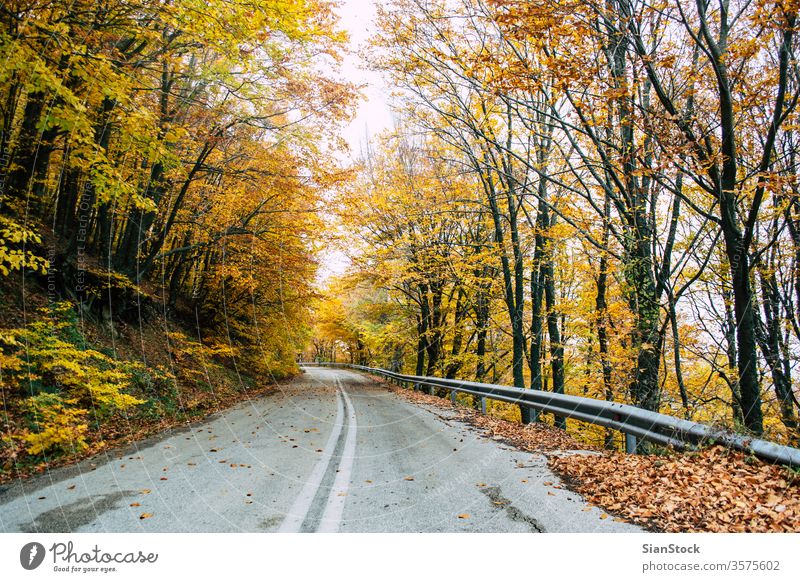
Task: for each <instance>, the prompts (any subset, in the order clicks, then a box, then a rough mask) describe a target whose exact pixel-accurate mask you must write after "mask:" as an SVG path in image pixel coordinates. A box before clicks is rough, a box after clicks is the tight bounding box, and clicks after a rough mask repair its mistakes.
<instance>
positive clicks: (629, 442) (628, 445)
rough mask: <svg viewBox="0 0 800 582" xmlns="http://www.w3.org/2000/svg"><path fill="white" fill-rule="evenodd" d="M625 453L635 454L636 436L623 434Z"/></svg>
mask: <svg viewBox="0 0 800 582" xmlns="http://www.w3.org/2000/svg"><path fill="white" fill-rule="evenodd" d="M625 452H626V453H628V454H629V455H635V454H636V435H633V434H628V433H625Z"/></svg>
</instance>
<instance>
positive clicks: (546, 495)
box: [0, 368, 640, 532]
mask: <svg viewBox="0 0 800 582" xmlns="http://www.w3.org/2000/svg"><path fill="white" fill-rule="evenodd" d="M453 416H454V415H453V414H452V412H450V411H447V410H444V409H438V408H433V407H430V408H428V407H424V406H418V405H415V404H411V403H409V402H406V401H405V400H403V399H402V398H401V397H399V396H397V395H395V394H393V393H391V392H389V391H388V390H386V389H385V388H382V387H381V386H380V385H376V384H375V383H373V382H371V381H369V380H368V379H367V378H366V377H364V376H361V375H360V374H357V373H354V372H349V371H345V370H332V369H322V368H309V369H307V370H306V373H305V374H304V375H303V376H301V377H300V378H298V379H296V380H295V381H293V382H291V383H289V384H287V385H284V386H282V387H281V391H280V392H279V393H277V394H272V395H270V396H265V397H260V398H257V399H253V400H251V401H249V402H247V403H244V404H241V405H238V406H236V407H234V408H231V409H229V410H227V411H225V412H224V413H222V414H219V415H216V416H215V417H212V418H210V419H208V420H207V421H206V422H204V423H201V424H197V425H194V426H192V427H191V428H187V429H185V430H181V431H172V432H170V433H168V434H163V435H160V436H159V437H156V438H153V439H149V440H147V441H143V442H141V443H137V444H136V445H133V446H132V447H130V448H129V449H126V450H124V451H109V452H108V453H106V454H104V455H101V456H98V457H94V458H93V459H89V460H88V461H85V462H82V463H80V464H78V465H75V466H73V467H65V468H62V469H56V470H53V471H50V472H49V473H47V474H45V475H43V476H39V477H36V478H34V479H29V480H20V481H17V482H15V483H12V484H10V485H8V486H5V487H4V488H3V489H2V490H0V530H2V531H5V532H19V531H22V532H98V531H99V532H139V531H144V532H238V531H246V532H261V531H263V532H278V531H281V532H335V531H342V532H633V531H640V530H639V529H638V528H636V527H635V526H632V525H630V524H626V523H618V522H615V521H614V520H613V519H611V518H605V519H601V515H602V512H601V511H600V510H598V509H596V508H592V507H589V506H588V505H587V504H586V503H585V502H584V501H583V500H582V499H581V498H580V496H579V495H577V494H576V493H573V492H571V491H569V490H567V489H557V488H555V487H554V486H555V485H558V484H559V480H558V478H557V477H556V476H555V475H553V474H552V473H551V472H550V471H549V470H548V468H547V465H546V461H545V459H544V457H542V456H541V455H536V454H530V453H524V452H521V451H518V450H515V449H512V448H510V447H508V446H507V445H504V444H502V443H499V442H496V441H493V440H490V439H486V438H484V437H482V436H480V435H479V434H478V433H477V432H476V431H475V430H474V429H472V428H470V427H468V426H466V425H464V424H461V423H459V422H458V421H456V420H455V419H454V418H453ZM545 483H547V485H546V484H545Z"/></svg>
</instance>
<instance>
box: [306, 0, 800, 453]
mask: <svg viewBox="0 0 800 582" xmlns="http://www.w3.org/2000/svg"><path fill="white" fill-rule="evenodd" d="M797 11H798V4H797V3H796V2H794V1H791V0H785V1H784V0H778V1H772V0H755V1H739V0H695V1H691V2H683V1H678V0H596V1H595V0H559V1H555V0H552V1H551V0H542V1H537V2H527V1H524V0H393V1H391V2H388V3H386V4H385V5H383V6H382V7H381V8H380V9H379V18H378V25H377V26H378V33H377V34H376V35H375V36H374V37H373V39H372V41H371V44H370V47H368V48H367V49H366V58H367V60H368V61H369V62H370V64H371V66H372V67H373V68H374V69H375V70H377V71H380V72H382V73H383V74H384V75H386V76H387V78H389V79H391V84H392V87H393V89H394V106H395V108H396V123H395V127H394V129H393V130H392V131H388V132H385V133H384V134H383V135H382V137H381V139H379V140H376V142H375V143H373V144H370V146H369V147H368V148H366V151H365V152H364V153H363V156H362V162H361V164H360V166H359V167H358V168H357V175H356V176H355V178H354V180H353V181H351V182H348V183H347V184H346V185H345V187H344V188H342V189H340V190H339V191H338V194H337V196H336V198H335V208H336V216H337V219H338V223H337V225H338V229H339V233H340V236H341V238H342V239H343V240H344V241H346V244H342V245H341V248H342V249H343V252H346V253H347V254H348V256H349V258H350V262H351V266H350V269H349V270H348V272H346V273H345V274H343V275H342V276H340V277H337V278H335V279H333V280H332V281H331V282H330V289H329V290H328V293H327V294H326V296H325V297H324V298H323V299H322V300H321V301H320V302H318V304H317V305H316V307H315V311H316V318H315V330H316V332H315V334H314V341H313V342H312V345H311V346H310V348H309V349H308V350H307V354H308V357H311V358H315V359H317V360H321V361H326V360H338V361H350V362H354V363H359V364H367V365H373V366H378V367H383V368H387V369H391V370H402V371H404V372H406V373H413V374H416V375H428V376H441V377H446V378H458V379H466V380H477V381H483V382H490V383H499V384H507V385H513V386H517V387H521V388H530V389H533V390H548V391H553V392H556V393H566V394H575V395H583V396H589V397H593V398H599V399H604V400H613V401H618V402H624V403H628V404H633V405H635V406H638V407H641V408H645V409H648V410H654V411H660V412H663V413H667V414H671V415H674V416H677V417H680V418H686V419H692V420H696V421H700V422H705V423H708V424H713V425H717V426H720V427H725V428H732V429H734V430H737V431H742V432H745V433H747V434H751V435H765V436H766V437H767V438H770V439H773V440H776V441H780V442H783V443H788V444H794V445H795V446H796V445H797V443H798V439H800V432H799V431H798V410H799V403H798V378H797V375H798V370H797V362H798V348H800V198H798V187H799V186H800V183H798V159H797V158H798V156H797V153H798V134H797V123H798V111H797V104H798V99H799V98H800V69H798V62H797V56H796V50H797V47H798V41H797V38H796V32H797ZM467 404H470V403H469V402H467ZM495 413H496V414H498V415H501V416H504V417H508V418H509V419H519V420H521V421H522V422H526V423H527V422H531V421H535V420H542V419H538V418H536V416H535V415H534V414H533V413H531V412H530V411H528V410H521V411H520V410H517V409H512V408H510V407H509V406H508V405H506V406H500V405H499V403H498V406H497V407H496V408H495ZM551 422H552V421H551ZM556 422H557V423H558V424H559V425H560V426H562V427H565V426H567V425H566V423H565V421H564V420H563V419H557V421H556ZM568 429H569V430H571V431H574V432H578V433H584V434H585V436H586V438H587V439H590V440H593V441H594V442H595V444H597V443H599V444H601V445H602V444H605V446H607V447H615V446H619V443H618V442H617V443H615V442H614V435H613V434H611V432H610V431H606V432H598V431H597V430H594V431H592V430H591V429H589V428H587V427H581V426H578V423H575V424H574V425H573V423H572V421H570V422H569V426H568Z"/></svg>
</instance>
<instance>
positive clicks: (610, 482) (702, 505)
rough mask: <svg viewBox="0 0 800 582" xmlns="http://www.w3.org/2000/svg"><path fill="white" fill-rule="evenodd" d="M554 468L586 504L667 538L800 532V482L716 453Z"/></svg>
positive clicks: (613, 456) (620, 457)
mask: <svg viewBox="0 0 800 582" xmlns="http://www.w3.org/2000/svg"><path fill="white" fill-rule="evenodd" d="M550 466H551V467H552V468H553V469H554V470H555V471H556V472H558V473H560V474H561V475H562V476H564V477H565V478H567V479H568V480H569V482H570V483H571V484H572V486H573V487H574V488H575V490H576V491H577V492H578V493H580V494H581V495H583V496H584V497H585V498H586V500H587V501H589V502H590V503H593V504H595V505H598V506H600V507H602V508H604V509H605V510H606V511H608V512H610V513H612V514H615V515H618V516H620V517H622V518H625V519H627V520H630V521H632V522H634V523H637V524H640V525H643V526H646V527H649V528H653V529H656V530H661V531H666V532H797V531H800V480H798V478H797V476H795V477H794V479H792V477H791V474H790V472H789V470H788V469H786V468H784V467H780V466H774V465H769V464H766V463H762V462H761V461H756V460H752V459H750V458H747V457H746V456H745V455H744V454H742V453H740V452H736V451H730V450H726V449H724V448H722V447H712V448H709V449H706V450H703V451H701V452H698V453H684V454H675V455H673V456H670V457H667V458H665V457H659V456H654V455H653V456H645V455H625V454H622V453H609V454H604V455H594V456H589V455H573V456H568V457H561V458H553V459H551V461H550Z"/></svg>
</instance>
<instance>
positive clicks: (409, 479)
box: [405, 477, 414, 481]
mask: <svg viewBox="0 0 800 582" xmlns="http://www.w3.org/2000/svg"><path fill="white" fill-rule="evenodd" d="M405 480H406V481H413V480H414V477H406V478H405Z"/></svg>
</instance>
